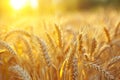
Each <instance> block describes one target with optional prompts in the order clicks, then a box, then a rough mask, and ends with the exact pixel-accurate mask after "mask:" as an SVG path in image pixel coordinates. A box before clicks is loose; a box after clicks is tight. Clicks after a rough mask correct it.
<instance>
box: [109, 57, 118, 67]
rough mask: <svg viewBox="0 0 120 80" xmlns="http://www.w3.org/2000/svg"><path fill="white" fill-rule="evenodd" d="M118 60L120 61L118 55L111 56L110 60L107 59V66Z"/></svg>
mask: <svg viewBox="0 0 120 80" xmlns="http://www.w3.org/2000/svg"><path fill="white" fill-rule="evenodd" d="M119 61H120V56H116V57H113V58H112V59H110V61H108V64H107V67H109V66H111V65H112V64H114V63H116V62H119Z"/></svg>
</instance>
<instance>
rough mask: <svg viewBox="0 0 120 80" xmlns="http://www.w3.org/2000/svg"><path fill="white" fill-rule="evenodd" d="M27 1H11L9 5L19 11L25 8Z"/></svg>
mask: <svg viewBox="0 0 120 80" xmlns="http://www.w3.org/2000/svg"><path fill="white" fill-rule="evenodd" d="M26 3H27V0H11V1H10V4H11V6H12V7H13V8H14V9H15V10H19V9H21V8H23V7H24V6H25V4H26Z"/></svg>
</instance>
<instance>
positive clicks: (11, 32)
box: [4, 30, 31, 41]
mask: <svg viewBox="0 0 120 80" xmlns="http://www.w3.org/2000/svg"><path fill="white" fill-rule="evenodd" d="M15 33H19V34H23V35H25V36H28V37H31V35H30V34H29V33H28V32H26V31H24V30H13V31H10V32H8V33H7V34H6V35H5V37H4V40H5V41H6V40H7V38H8V37H9V36H10V35H12V34H15Z"/></svg>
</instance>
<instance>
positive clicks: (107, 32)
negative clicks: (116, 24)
mask: <svg viewBox="0 0 120 80" xmlns="http://www.w3.org/2000/svg"><path fill="white" fill-rule="evenodd" d="M104 32H105V35H106V38H107V43H110V42H111V38H110V34H109V31H108V30H107V29H106V28H105V27H104Z"/></svg>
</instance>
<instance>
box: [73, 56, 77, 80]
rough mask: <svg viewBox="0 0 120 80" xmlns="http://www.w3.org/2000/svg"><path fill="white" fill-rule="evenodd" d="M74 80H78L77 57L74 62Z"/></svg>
mask: <svg viewBox="0 0 120 80" xmlns="http://www.w3.org/2000/svg"><path fill="white" fill-rule="evenodd" d="M72 80H78V59H77V58H75V57H74V58H73V61H72Z"/></svg>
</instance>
